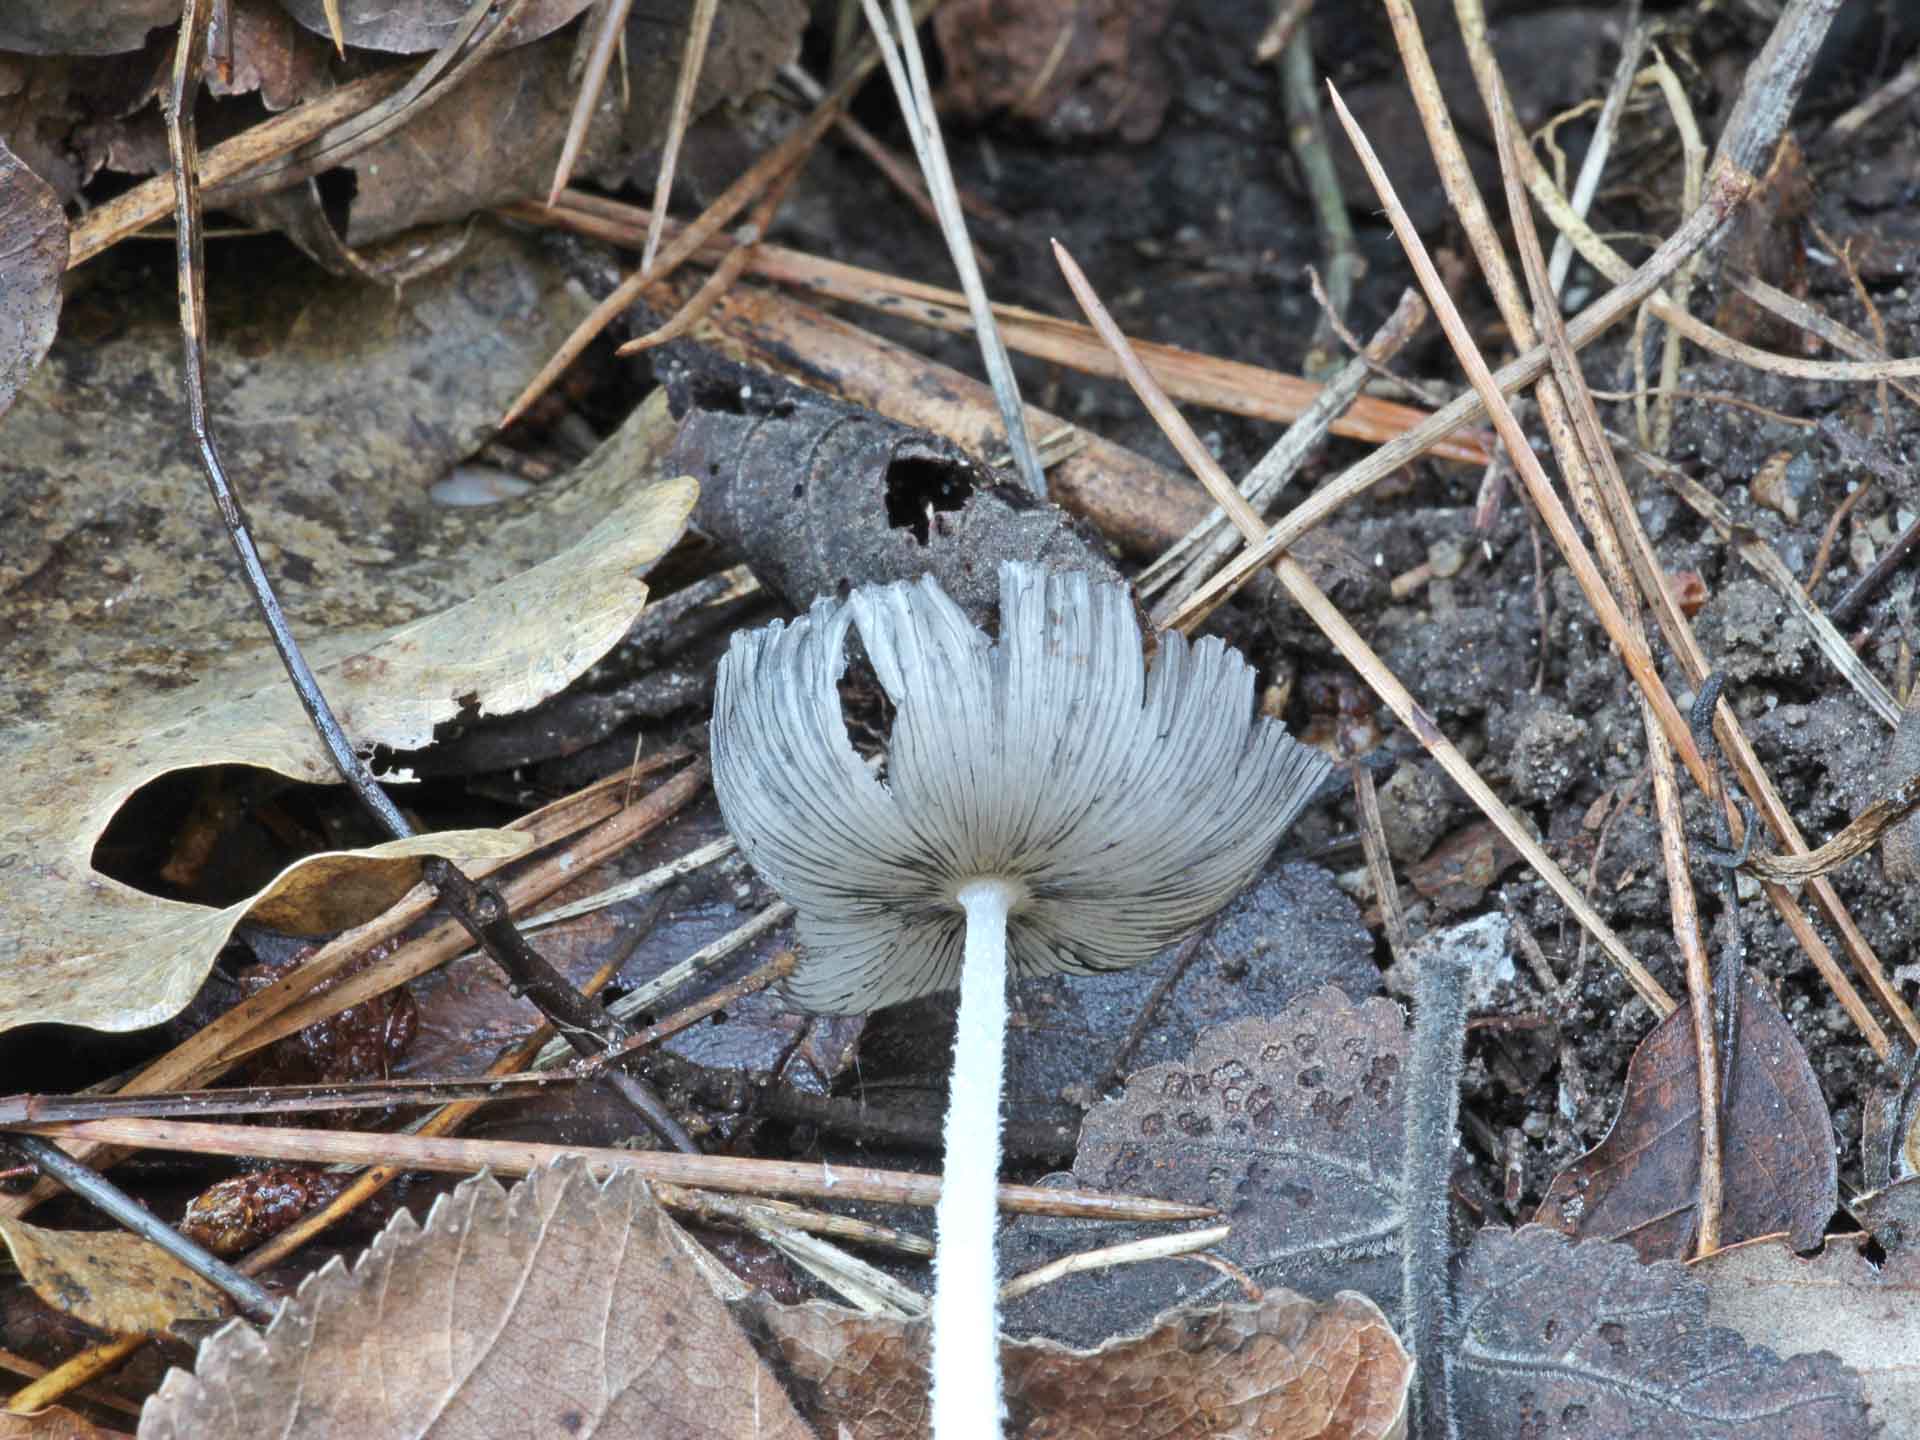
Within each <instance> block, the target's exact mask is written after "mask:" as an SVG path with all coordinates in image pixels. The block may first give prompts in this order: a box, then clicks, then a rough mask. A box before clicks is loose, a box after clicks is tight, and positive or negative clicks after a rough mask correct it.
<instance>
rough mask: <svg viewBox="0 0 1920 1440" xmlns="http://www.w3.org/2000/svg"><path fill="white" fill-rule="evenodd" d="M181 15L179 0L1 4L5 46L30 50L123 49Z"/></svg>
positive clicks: (0, 46)
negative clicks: (81, 3) (71, 3)
mask: <svg viewBox="0 0 1920 1440" xmlns="http://www.w3.org/2000/svg"><path fill="white" fill-rule="evenodd" d="M179 18H180V3H179V0H88V3H87V4H85V5H68V4H63V3H61V0H27V3H26V4H24V5H22V4H11V5H0V50H21V51H25V52H26V53H27V54H29V55H118V54H121V53H123V52H125V51H128V50H138V49H139V48H140V47H141V46H143V45H145V44H146V43H147V33H148V32H149V31H151V30H153V29H156V28H157V27H159V26H161V25H171V24H173V23H174V22H175V21H177V20H178V19H179Z"/></svg>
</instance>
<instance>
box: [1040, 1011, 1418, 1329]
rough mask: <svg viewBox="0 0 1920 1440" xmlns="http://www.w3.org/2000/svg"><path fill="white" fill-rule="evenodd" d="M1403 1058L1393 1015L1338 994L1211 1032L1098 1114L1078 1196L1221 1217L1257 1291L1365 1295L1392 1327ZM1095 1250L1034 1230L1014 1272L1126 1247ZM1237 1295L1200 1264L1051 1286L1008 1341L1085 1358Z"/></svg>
mask: <svg viewBox="0 0 1920 1440" xmlns="http://www.w3.org/2000/svg"><path fill="white" fill-rule="evenodd" d="M1407 1047H1408V1037H1407V1032H1406V1028H1405V1023H1404V1021H1403V1019H1402V1017H1401V1012H1400V1007H1399V1006H1398V1005H1396V1004H1394V1003H1393V1002H1392V1001H1389V1000H1369V1001H1366V1002H1364V1003H1363V1004H1359V1005H1355V1004H1352V1003H1350V1002H1349V1001H1348V1000H1347V999H1346V997H1345V996H1344V995H1342V994H1341V993H1340V992H1339V991H1337V990H1333V989H1325V990H1318V991H1315V992H1314V993H1312V994H1310V995H1308V996H1306V997H1304V998H1303V999H1301V1000H1298V1001H1296V1002H1294V1004H1292V1005H1290V1006H1289V1007H1287V1009H1286V1010H1285V1011H1284V1012H1282V1013H1281V1014H1280V1015H1279V1016H1277V1017H1276V1018H1273V1019H1252V1020H1240V1021H1236V1022H1234V1023H1233V1024H1230V1025H1225V1026H1221V1027H1219V1028H1218V1029H1214V1030H1209V1031H1207V1032H1205V1033H1204V1034H1203V1035H1202V1036H1201V1037H1200V1040H1199V1043H1198V1044H1197V1045H1196V1046H1195V1047H1194V1050H1193V1052H1192V1054H1191V1055H1190V1056H1189V1057H1188V1058H1186V1059H1185V1060H1183V1061H1179V1062H1176V1063H1172V1064H1163V1065H1155V1066H1150V1067H1148V1068H1147V1069H1144V1070H1141V1071H1138V1072H1136V1073H1135V1074H1134V1075H1133V1076H1132V1077H1131V1079H1129V1081H1128V1082H1127V1088H1126V1092H1125V1094H1124V1095H1123V1096H1122V1097H1121V1098H1120V1099H1118V1100H1114V1101H1108V1102H1106V1103H1104V1104H1101V1105H1098V1106H1096V1107H1095V1108H1094V1109H1093V1110H1091V1111H1090V1112H1089V1113H1088V1115H1087V1118H1086V1121H1085V1123H1084V1125H1083V1126H1082V1127H1081V1132H1080V1149H1079V1154H1078V1156H1077V1157H1076V1159H1075V1161H1074V1167H1073V1176H1074V1180H1075V1182H1076V1183H1078V1184H1081V1185H1085V1186H1091V1187H1094V1188H1097V1189H1111V1190H1117V1191H1122V1192H1125V1193H1129V1194H1137V1195H1154V1196H1160V1197H1163V1198H1167V1199H1179V1200H1186V1201H1191V1202H1194V1203H1196V1204H1203V1205H1212V1206H1216V1207H1218V1208H1219V1210H1220V1212H1221V1219H1222V1221H1224V1222H1227V1223H1230V1224H1231V1225H1232V1226H1233V1233H1232V1235H1231V1236H1229V1237H1228V1238H1227V1240H1226V1241H1225V1242H1223V1243H1222V1244H1221V1245H1220V1246H1219V1247H1218V1253H1219V1254H1220V1255H1222V1256H1223V1257H1225V1258H1226V1259H1227V1260H1229V1261H1231V1262H1232V1263H1233V1264H1234V1265H1236V1266H1238V1267H1240V1268H1241V1269H1242V1270H1244V1271H1246V1272H1247V1274H1249V1275H1250V1276H1251V1277H1252V1278H1253V1280H1254V1281H1255V1283H1257V1284H1260V1285H1263V1286H1275V1287H1285V1288H1287V1289H1291V1290H1295V1291H1298V1292H1299V1293H1301V1294H1304V1295H1308V1296H1314V1297H1319V1298H1325V1297H1327V1296H1330V1295H1333V1294H1335V1293H1337V1292H1339V1291H1341V1290H1357V1291H1359V1292H1361V1293H1362V1294H1365V1295H1367V1296H1369V1297H1370V1298H1372V1299H1373V1300H1374V1301H1375V1302H1376V1303H1378V1304H1379V1305H1380V1306H1381V1307H1382V1308H1383V1309H1385V1310H1386V1311H1387V1312H1388V1313H1389V1314H1394V1313H1397V1312H1398V1310H1399V1308H1400V1291H1401V1272H1400V1257H1399V1253H1398V1245H1399V1235H1400V1228H1401V1225H1402V1223H1403V1221H1404V1218H1405V1204H1404V1201H1403V1198H1402V1192H1401V1180H1400V1176H1401V1163H1402V1159H1401V1148H1402V1138H1403V1106H1404V1102H1403V1098H1402V1093H1401V1091H1402V1086H1403V1084H1404V1082H1405V1076H1404V1066H1405V1061H1406V1056H1407ZM1099 1233H1100V1236H1101V1238H1099V1239H1097V1240H1096V1239H1093V1238H1092V1237H1091V1235H1090V1234H1089V1232H1088V1230H1087V1229H1086V1228H1085V1227H1084V1226H1069V1225H1068V1224H1067V1223H1066V1222H1060V1221H1033V1220H1027V1219H1024V1218H1023V1219H1022V1220H1020V1221H1018V1222H1016V1223H1015V1224H1014V1225H1013V1226H1011V1227H1010V1228H1009V1229H1008V1230H1007V1231H1006V1232H1005V1235H1004V1238H1003V1241H1002V1252H1003V1256H1004V1264H1005V1270H1006V1272H1007V1273H1015V1272H1018V1271H1023V1270H1027V1269H1030V1268H1033V1267H1035V1266H1037V1265H1040V1264H1044V1263H1046V1262H1047V1261H1049V1260H1052V1259H1054V1258H1056V1257H1057V1256H1058V1255H1061V1254H1064V1253H1067V1252H1069V1251H1072V1250H1080V1249H1087V1248H1090V1247H1091V1245H1093V1244H1110V1243H1115V1242H1116V1241H1118V1240H1120V1239H1122V1238H1125V1237H1124V1236H1123V1235H1122V1234H1120V1233H1119V1232H1116V1231H1115V1230H1114V1229H1113V1228H1112V1227H1107V1228H1106V1229H1104V1230H1103V1231H1101V1232H1099ZM1235 1293H1236V1290H1235V1285H1234V1282H1233V1281H1231V1280H1229V1279H1227V1278H1225V1277H1224V1276H1222V1275H1221V1274H1219V1273H1218V1272H1216V1271H1213V1270H1210V1269H1207V1268H1206V1267H1204V1266H1201V1265H1198V1264H1195V1263H1194V1262H1192V1261H1179V1260H1173V1261H1155V1262H1150V1263H1147V1264H1141V1265H1129V1266H1126V1267H1124V1268H1122V1269H1119V1270H1115V1271H1107V1272H1096V1273H1093V1274H1086V1275H1075V1276H1072V1277H1070V1278H1069V1279H1066V1280H1063V1281H1060V1282H1059V1283H1057V1284H1053V1285H1049V1286H1047V1287H1045V1288H1044V1289H1042V1290H1039V1291H1037V1292H1035V1293H1034V1294H1033V1295H1031V1296H1028V1297H1025V1298H1023V1299H1021V1300H1018V1301H1015V1302H1014V1303H1013V1304H1012V1305H1010V1306H1008V1307H1007V1312H1006V1316H1005V1320H1004V1323H1005V1325H1006V1327H1007V1329H1008V1330H1009V1331H1010V1332H1014V1333H1020V1334H1042V1335H1046V1336H1049V1337H1052V1338H1054V1339H1057V1340H1062V1341H1065V1342H1067V1343H1071V1344H1081V1345H1085V1344H1092V1343H1097V1342H1098V1341H1099V1340H1101V1339H1104V1338H1105V1337H1106V1336H1107V1335H1110V1334H1112V1333H1114V1332H1115V1331H1116V1330H1120V1329H1125V1328H1130V1327H1134V1326H1138V1325H1142V1324H1145V1323H1146V1322H1147V1321H1148V1320H1150V1319H1151V1318H1152V1317H1153V1316H1154V1315H1155V1314H1157V1313H1158V1312H1159V1311H1160V1310H1161V1309H1163V1308H1165V1307H1166V1306H1167V1305H1168V1304H1169V1303H1171V1302H1174V1301H1180V1300H1184V1301H1189V1302H1201V1301H1218V1300H1221V1299H1224V1298H1227V1297H1230V1296H1232V1295H1234V1294H1235Z"/></svg>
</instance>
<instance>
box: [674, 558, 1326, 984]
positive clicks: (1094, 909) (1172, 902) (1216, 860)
mask: <svg viewBox="0 0 1920 1440" xmlns="http://www.w3.org/2000/svg"><path fill="white" fill-rule="evenodd" d="M1000 593H1001V601H1000V638H999V640H998V641H992V640H989V639H988V638H987V637H986V636H985V635H983V634H981V633H980V631H979V630H977V629H975V628H974V626H973V625H972V624H971V623H970V622H969V621H968V620H967V618H966V616H965V615H964V614H962V612H961V611H960V609H959V607H958V606H956V605H955V604H954V603H953V602H952V601H951V600H950V599H948V598H947V596H946V594H945V593H944V592H943V591H942V590H941V589H940V587H939V585H938V584H936V583H935V582H934V581H933V580H932V579H930V578H928V579H922V580H920V581H918V582H914V583H910V584H897V585H886V586H877V587H871V588H864V589H859V590H855V591H854V592H853V593H852V594H851V595H850V596H849V597H848V598H847V599H846V600H845V601H843V602H838V603H836V602H833V601H829V600H821V601H817V602H815V604H814V606H813V609H812V610H811V611H810V612H809V613H808V614H807V615H805V616H803V617H801V618H800V619H797V620H795V621H794V622H793V623H792V624H789V625H782V624H780V623H779V622H775V623H774V624H772V625H769V626H767V627H765V628H763V629H760V630H755V631H751V632H744V633H741V634H737V635H735V636H734V638H733V642H732V645H731V646H730V648H729V649H728V651H727V654H726V656H725V657H724V658H723V659H722V661H721V663H720V673H719V679H718V685H717V690H716V694H715V697H714V712H713V732H712V733H713V783H714V790H715V792H716V794H717V795H718V797H719V801H720V808H721V811H722V813H723V814H724V815H725V817H726V821H727V826H728V828H729V829H730V830H731V831H732V832H733V835H734V838H735V839H736V840H737V841H738V842H739V844H740V848H741V850H742V851H743V852H744V853H745V854H746V856H747V858H748V859H749V860H750V861H751V862H752V863H753V866H754V868H755V869H756V870H758V871H759V872H760V874H761V875H762V876H764V877H765V878H766V880H767V881H768V882H769V883H770V884H771V885H773V887H774V888H775V889H776V890H778V891H779V892H780V893H781V895H783V896H784V897H785V898H786V899H787V901H788V902H789V903H791V904H792V905H793V907H794V909H795V910H796V911H797V912H798V914H799V929H800V939H801V942H802V944H803V946H804V954H803V956H802V958H801V961H800V964H799V966H798V968H797V969H796V970H795V972H794V974H793V975H792V977H791V978H790V979H789V980H788V982H787V990H788V993H789V994H790V995H791V996H792V997H793V998H794V999H795V1000H796V1001H797V1002H798V1003H800V1004H802V1005H804V1006H806V1007H807V1008H809V1009H812V1010H816V1011H825V1012H831V1013H840V1014H851V1013H858V1012H864V1011H868V1010H874V1009H878V1008H879V1007H880V1006H883V1005H891V1004H894V1003H896V1002H898V1001H902V1000H910V999H913V998H914V997H915V996H918V995H924V994H927V993H928V992H930V991H935V990H943V989H950V988H952V987H953V986H955V985H957V984H958V983H959V975H960V962H961V954H962V942H963V938H964V935H965V928H966V916H965V913H964V912H963V911H962V910H961V909H960V907H959V905H958V904H957V902H956V901H955V898H954V897H955V894H956V893H957V892H958V890H959V889H960V887H961V886H962V885H964V884H966V883H967V882H969V881H972V880H978V879H983V878H1001V879H1006V880H1010V881H1012V882H1014V883H1015V884H1016V885H1018V886H1020V887H1021V888H1023V889H1024V891H1025V894H1024V897H1023V898H1022V899H1021V900H1020V901H1019V902H1018V903H1016V904H1015V906H1014V907H1013V910H1012V913H1011V915H1010V916H1009V919H1008V924H1007V941H1008V946H1009V958H1010V961H1011V964H1012V966H1013V969H1014V972H1015V973H1016V974H1023V975H1038V974H1046V973H1049V972H1054V971H1072V972H1076V973H1083V974H1084V973H1090V972H1093V971H1100V970H1118V969H1125V968H1127V967H1129V966H1133V965H1138V964H1140V963H1142V962H1143V961H1146V960H1148V959H1151V958H1152V957H1153V956H1154V955H1156V954H1158V953H1159V952H1160V951H1161V950H1162V949H1163V948H1165V947H1166V946H1167V945H1168V944H1169V943H1171V942H1172V941H1174V940H1177V939H1178V938H1180V936H1182V935H1183V934H1185V933H1187V932H1189V931H1191V930H1193V929H1194V928H1195V927H1197V926H1198V925H1199V924H1200V923H1201V922H1202V921H1204V920H1205V919H1206V918H1207V917H1208V916H1210V915H1212V914H1213V913H1214V911H1216V910H1218V909H1219V908H1220V907H1221V906H1222V905H1224V904H1225V903H1226V902H1227V901H1228V900H1230V899H1231V898H1232V897H1233V896H1234V895H1235V894H1236V893H1238V891H1239V890H1240V889H1241V887H1242V886H1244V885H1245V884H1246V883H1247V881H1248V880H1249V879H1251V878H1252V876H1253V874H1254V872H1255V871H1256V870H1257V869H1259V867H1260V866H1261V864H1262V863H1263V862H1264V861H1265V860H1266V858H1267V856H1268V855H1269V854H1270V853H1271V852H1272V850H1273V847H1274V845H1275V844H1276V843H1277V842H1278V841H1279V839H1280V837H1281V835H1283V834H1284V833H1285V832H1286V829H1287V827H1288V826H1289V825H1291V824H1292V823H1293V820H1294V818H1295V817H1296V816H1297V815H1298V814H1299V812H1300V809H1301V807H1302V806H1303V805H1305V803H1306V801H1307V799H1308V797H1309V796H1311V795H1312V793H1313V791H1314V790H1315V788H1316V787H1317V786H1318V784H1319V783H1320V781H1321V779H1322V778H1324V776H1325V775H1326V774H1327V772H1328V770H1329V769H1330V768H1331V767H1330V765H1329V763H1328V761H1327V760H1326V759H1325V758H1324V757H1322V756H1321V755H1320V754H1319V753H1318V752H1316V751H1313V750H1310V749H1308V748H1307V747H1305V746H1303V745H1301V744H1299V743H1298V742H1297V741H1295V740H1294V739H1293V738H1292V737H1291V736H1289V735H1288V734H1287V733H1286V731H1285V730H1284V729H1283V728H1282V727H1281V726H1280V725H1279V724H1277V723H1275V722H1273V721H1270V720H1259V721H1255V720H1254V719H1253V679H1254V677H1253V671H1252V669H1251V668H1250V667H1249V666H1248V665H1247V663H1246V661H1244V660H1243V659H1242V658H1241V657H1240V655H1239V653H1238V652H1237V651H1234V650H1230V649H1228V648H1227V647H1226V646H1225V645H1224V644H1223V643H1222V642H1221V641H1219V640H1217V639H1214V638H1212V637H1209V638H1206V639H1203V640H1201V641H1200V642H1199V643H1198V644H1195V645H1189V644H1188V643H1187V641H1186V640H1185V639H1184V638H1183V637H1182V636H1180V635H1177V634H1168V635H1164V636H1162V637H1161V642H1160V650H1159V653H1158V655H1157V657H1156V658H1155V662H1154V665H1153V668H1152V671H1151V673H1149V672H1148V670H1147V666H1146V662H1145V657H1144V653H1143V650H1142V646H1141V639H1140V630H1139V626H1138V625H1137V623H1136V621H1135V619H1134V607H1133V602H1132V597H1131V595H1130V594H1129V592H1128V590H1127V588H1126V587H1125V586H1124V585H1116V584H1108V583H1102V584H1090V583H1089V581H1088V579H1087V577H1086V576H1085V575H1084V574H1078V573H1069V574H1055V575H1050V574H1047V573H1046V572H1044V571H1043V570H1041V569H1039V568H1038V567H1036V566H1032V565H1025V564H1017V563H1008V564H1005V565H1003V566H1002V567H1001V571H1000ZM850 626H857V627H858V629H859V633H860V638H861V640H862V642H863V643H864V644H865V647H866V651H867V654H868V656H869V658H870V659H871V660H872V662H873V667H874V670H875V672H876V673H877V674H878V676H879V679H880V683H881V685H882V686H883V687H884V688H885V690H886V692H887V695H888V697H889V698H890V699H891V700H892V702H893V704H894V706H895V708H896V711H897V714H896V716H895V719H894V724H893V735H892V742H891V746H890V750H889V754H888V761H887V766H888V768H887V778H886V780H885V781H884V782H882V781H881V780H879V779H878V778H876V777H875V776H874V774H873V773H872V772H871V771H870V770H869V769H868V767H867V765H866V764H865V763H864V762H863V761H862V760H861V759H860V757H859V756H858V755H857V754H856V753H855V752H854V749H853V745H852V743H851V742H850V741H849V739H848V737H847V729H846V722H845V718H844V716H843V714H842V711H841V703H840V696H839V692H838V690H837V689H836V682H837V681H838V680H839V678H840V676H841V674H842V673H843V672H844V671H845V669H846V664H847V653H846V641H847V631H848V628H849V627H850Z"/></svg>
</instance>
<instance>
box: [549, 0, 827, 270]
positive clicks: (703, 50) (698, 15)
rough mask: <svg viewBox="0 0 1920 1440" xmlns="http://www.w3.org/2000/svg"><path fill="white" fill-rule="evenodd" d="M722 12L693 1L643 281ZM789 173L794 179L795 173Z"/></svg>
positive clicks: (556, 186) (558, 182) (714, 3)
mask: <svg viewBox="0 0 1920 1440" xmlns="http://www.w3.org/2000/svg"><path fill="white" fill-rule="evenodd" d="M719 9H720V0H693V12H692V13H691V14H690V15H689V16H688V17H687V48H686V49H685V50H684V51H682V52H681V55H680V75H679V78H678V79H677V80H676V81H675V82H674V87H673V114H672V116H671V117H670V118H669V119H668V121H667V143H666V146H665V148H664V149H663V150H662V151H661V154H660V178H659V180H658V181H656V182H655V184H654V187H653V209H654V214H655V217H656V218H655V220H654V222H653V224H652V225H651V226H649V227H648V228H647V244H646V248H645V249H644V250H642V251H641V252H640V274H641V276H642V278H645V277H646V276H649V275H651V274H652V273H653V262H654V259H655V257H656V256H658V255H659V253H660V225H661V222H662V221H663V220H665V219H666V218H667V211H668V210H669V209H670V208H671V202H672V200H673V175H674V171H676V170H678V169H679V168H680V147H681V145H682V143H683V142H684V141H685V140H686V138H687V122H688V120H690V119H691V118H692V116H693V93H694V91H695V90H696V89H697V88H698V87H699V84H700V71H701V69H702V67H703V66H705V64H706V63H707V38H708V37H709V36H710V35H712V34H713V17H714V15H715V14H717V13H718V12H719ZM582 98H583V99H584V98H585V97H584V94H583V96H582ZM787 173H788V174H789V175H791V174H792V173H793V171H792V169H791V168H789V170H788V171H787ZM553 181H554V183H553V194H555V195H557V194H559V193H560V191H561V190H562V189H564V188H565V187H566V183H567V182H566V177H565V176H563V175H555V176H554V177H553ZM549 198H551V196H550V197H549Z"/></svg>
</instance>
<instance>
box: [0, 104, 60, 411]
mask: <svg viewBox="0 0 1920 1440" xmlns="http://www.w3.org/2000/svg"><path fill="white" fill-rule="evenodd" d="M66 268H67V216H66V212H65V211H64V210H62V209H61V208H60V197H59V196H58V195H56V194H54V192H53V187H52V186H51V185H49V184H47V182H46V181H44V180H42V179H41V178H40V177H39V176H38V175H36V174H34V173H33V171H31V170H29V169H28V168H27V167H26V166H25V165H24V164H22V163H21V161H20V159H19V158H18V157H17V156H16V155H14V153H13V152H12V151H11V150H9V149H8V148H7V147H6V144H5V143H4V142H3V141H0V415H4V414H5V413H6V410H7V407H8V406H9V405H11V404H13V397H14V395H15V394H17V393H18V392H19V389H20V386H21V384H22V382H24V381H25V380H26V378H27V376H29V375H31V374H32V373H33V371H34V368H35V367H36V366H37V365H39V363H40V361H41V360H42V359H43V358H44V357H45V355H46V353H47V347H48V346H49V345H51V344H53V332H54V328H55V325H56V323H57V322H58V321H59V318H60V276H61V275H62V274H63V273H64V272H65V270H66Z"/></svg>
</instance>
